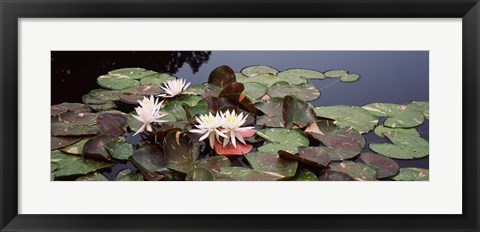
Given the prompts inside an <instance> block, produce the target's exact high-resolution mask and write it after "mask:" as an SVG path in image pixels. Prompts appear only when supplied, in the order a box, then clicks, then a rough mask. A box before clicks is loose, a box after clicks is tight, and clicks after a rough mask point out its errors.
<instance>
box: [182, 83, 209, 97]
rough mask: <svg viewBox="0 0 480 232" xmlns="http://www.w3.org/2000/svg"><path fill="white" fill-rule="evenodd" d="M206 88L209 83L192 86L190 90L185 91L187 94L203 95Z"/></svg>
mask: <svg viewBox="0 0 480 232" xmlns="http://www.w3.org/2000/svg"><path fill="white" fill-rule="evenodd" d="M206 86H207V83H204V84H196V85H190V87H188V89H187V90H185V92H187V93H190V94H196V95H202V93H203V92H204V89H205V87H206Z"/></svg>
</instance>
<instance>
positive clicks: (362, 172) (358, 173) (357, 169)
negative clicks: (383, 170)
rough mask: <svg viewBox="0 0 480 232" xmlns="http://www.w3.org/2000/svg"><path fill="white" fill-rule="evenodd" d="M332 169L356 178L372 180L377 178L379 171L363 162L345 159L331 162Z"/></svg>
mask: <svg viewBox="0 0 480 232" xmlns="http://www.w3.org/2000/svg"><path fill="white" fill-rule="evenodd" d="M330 170H332V171H336V172H343V173H345V174H348V175H349V176H351V177H352V178H353V179H355V180H360V181H372V180H376V179H377V171H375V169H373V168H371V167H370V166H368V165H366V164H363V163H355V162H352V161H343V162H340V163H331V164H330Z"/></svg>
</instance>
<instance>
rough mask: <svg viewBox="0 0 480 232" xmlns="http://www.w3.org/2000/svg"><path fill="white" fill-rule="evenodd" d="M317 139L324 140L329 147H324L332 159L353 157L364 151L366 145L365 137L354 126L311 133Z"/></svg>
mask: <svg viewBox="0 0 480 232" xmlns="http://www.w3.org/2000/svg"><path fill="white" fill-rule="evenodd" d="M311 135H312V136H313V137H314V138H315V139H317V140H319V141H320V142H322V143H323V144H324V145H325V146H327V147H328V148H329V149H324V150H323V152H327V153H328V154H329V156H330V159H331V160H335V161H337V160H345V159H351V158H353V157H355V156H357V155H358V154H360V152H361V151H362V149H363V147H364V146H365V138H363V136H362V135H361V134H360V133H359V132H358V131H356V130H354V129H352V128H348V129H347V128H341V129H338V130H335V131H330V132H328V133H327V130H325V133H324V134H323V135H322V134H311Z"/></svg>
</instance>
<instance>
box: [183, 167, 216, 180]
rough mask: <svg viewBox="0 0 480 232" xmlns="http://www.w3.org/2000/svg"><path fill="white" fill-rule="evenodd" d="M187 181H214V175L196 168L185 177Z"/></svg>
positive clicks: (203, 169)
mask: <svg viewBox="0 0 480 232" xmlns="http://www.w3.org/2000/svg"><path fill="white" fill-rule="evenodd" d="M185 180H186V181H214V180H215V177H214V176H213V173H212V172H211V171H210V170H208V169H205V168H195V169H193V170H192V171H190V172H189V173H188V174H187V176H186V177H185Z"/></svg>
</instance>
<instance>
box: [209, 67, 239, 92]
mask: <svg viewBox="0 0 480 232" xmlns="http://www.w3.org/2000/svg"><path fill="white" fill-rule="evenodd" d="M235 81H236V78H235V72H234V71H233V70H232V68H230V67H228V66H227V65H222V66H220V67H217V68H215V69H214V70H213V71H212V72H211V73H210V75H209V76H208V83H209V84H214V85H216V86H219V87H221V88H224V87H225V86H227V85H229V84H231V83H233V82H235Z"/></svg>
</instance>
